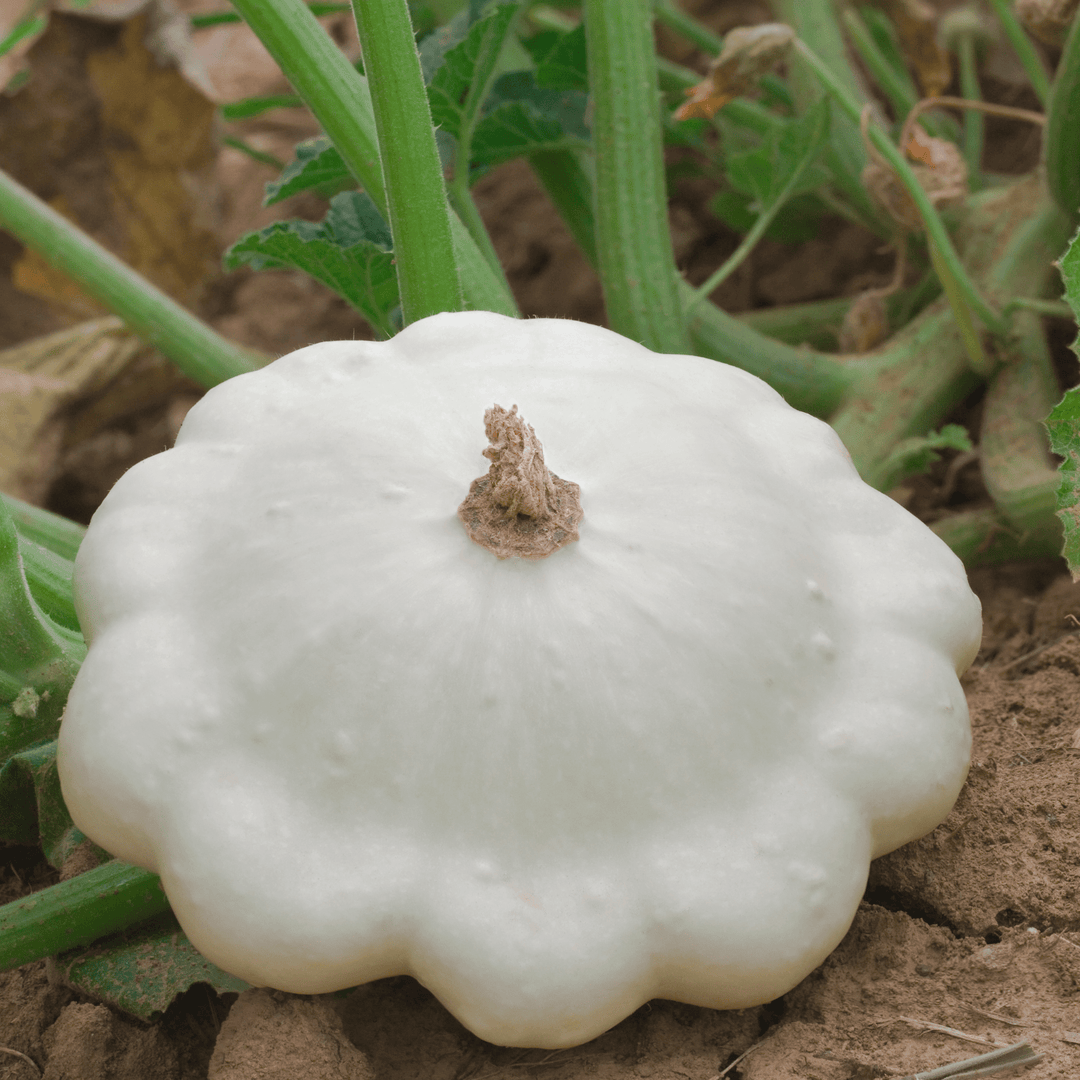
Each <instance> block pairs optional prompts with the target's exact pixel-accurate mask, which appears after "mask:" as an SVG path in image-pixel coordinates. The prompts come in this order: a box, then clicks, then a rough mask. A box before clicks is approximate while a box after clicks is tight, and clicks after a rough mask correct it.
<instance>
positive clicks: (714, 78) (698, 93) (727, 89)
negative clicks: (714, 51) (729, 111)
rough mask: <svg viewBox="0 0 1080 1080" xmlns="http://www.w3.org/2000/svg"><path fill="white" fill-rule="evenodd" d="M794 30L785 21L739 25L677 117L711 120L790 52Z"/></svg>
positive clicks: (725, 41)
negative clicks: (757, 24)
mask: <svg viewBox="0 0 1080 1080" xmlns="http://www.w3.org/2000/svg"><path fill="white" fill-rule="evenodd" d="M794 40H795V31H794V30H792V29H791V27H790V26H787V25H786V24H785V23H762V24H761V25H759V26H740V27H738V28H737V29H735V30H732V31H730V32H729V33H728V34H727V36H726V37H725V38H724V48H723V51H722V52H721V53H720V55H719V56H718V57H717V58H716V59H715V60H714V61H713V62H712V63H711V64H710V65H709V74H708V75H707V76H706V77H705V79H704V80H702V81H701V82H700V83H698V85H697V86H695V87H692V88H691V89H690V90H687V92H686V93H687V97H688V99H689V100H688V101H686V102H684V103H683V104H682V105H680V106H679V108H678V109H677V110H676V111H675V119H676V120H690V119H692V118H694V117H703V118H704V119H706V120H708V119H711V118H712V117H713V116H715V115H716V113H717V112H719V110H720V109H722V108H723V107H724V106H725V105H726V104H727V103H728V102H729V101H731V100H732V99H733V98H737V97H740V96H741V95H743V94H746V93H749V92H750V91H752V90H753V89H754V88H755V87H756V86H757V84H758V81H759V80H760V79H761V77H762V75H765V74H767V73H768V72H770V71H771V70H772V69H773V68H774V67H775V66H776V65H777V64H778V63H780V62H781V61H782V60H783V59H784V57H785V56H786V55H787V52H788V50H789V48H790V47H791V43H792V41H794Z"/></svg>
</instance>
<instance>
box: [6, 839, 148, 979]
mask: <svg viewBox="0 0 1080 1080" xmlns="http://www.w3.org/2000/svg"><path fill="white" fill-rule="evenodd" d="M168 910H169V901H168V900H167V899H166V898H165V893H164V891H163V890H162V888H161V882H160V880H159V879H158V877H157V875H156V874H151V873H150V872H149V871H147V870H140V869H139V868H138V867H137V866H132V865H130V864H129V863H123V862H120V861H119V860H113V861H112V862H107V863H104V864H102V865H101V866H98V867H95V868H94V869H93V870H88V871H87V872H86V873H85V874H79V875H78V876H77V877H73V878H71V879H70V880H69V881H62V882H60V884H59V885H50V886H49V887H48V888H47V889H41V890H40V891H39V892H36V893H32V894H31V895H30V896H27V897H24V898H23V899H22V900H15V901H13V902H12V903H10V904H5V905H4V906H3V907H0V971H8V970H10V969H11V968H16V967H21V966H22V965H23V964H29V963H31V962H32V961H34V960H42V959H44V958H45V957H47V956H55V955H56V954H57V953H60V952H64V951H66V950H67V949H74V948H78V947H80V946H83V945H89V944H91V943H92V942H94V941H97V940H98V938H102V937H106V936H107V935H108V934H115V933H117V932H118V931H120V930H124V929H126V928H127V927H129V926H134V925H135V924H136V923H140V922H144V921H145V920H146V919H150V918H153V917H154V916H155V915H160V914H162V913H164V912H166V911H168Z"/></svg>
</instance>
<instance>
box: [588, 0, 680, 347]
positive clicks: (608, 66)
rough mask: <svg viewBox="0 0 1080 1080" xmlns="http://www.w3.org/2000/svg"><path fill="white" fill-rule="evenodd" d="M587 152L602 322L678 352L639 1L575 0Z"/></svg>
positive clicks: (648, 30)
mask: <svg viewBox="0 0 1080 1080" xmlns="http://www.w3.org/2000/svg"><path fill="white" fill-rule="evenodd" d="M584 11H585V33H586V42H587V47H588V62H589V83H590V87H591V91H592V103H593V121H592V128H593V143H594V146H595V153H596V212H595V214H596V238H597V247H598V255H599V267H600V279H601V282H602V284H603V287H604V302H605V305H606V308H607V314H608V321H609V323H610V325H611V328H612V329H613V330H615V331H616V332H618V333H620V334H623V335H624V336H626V337H629V338H633V339H634V340H636V341H640V342H641V343H642V344H643V345H645V346H646V347H648V348H650V349H654V350H656V351H657V352H667V353H687V352H689V351H690V339H689V337H688V335H687V333H686V327H685V324H684V321H683V315H682V310H681V307H680V304H679V295H678V286H677V282H678V274H677V271H676V269H675V257H674V253H673V251H672V248H671V235H670V233H669V231H668V218H667V195H666V191H665V186H664V165H663V139H662V131H661V123H660V102H659V88H658V85H657V76H656V62H655V59H654V47H653V36H652V12H651V6H650V3H649V0H623V2H621V3H618V4H612V3H611V2H610V0H585V3H584Z"/></svg>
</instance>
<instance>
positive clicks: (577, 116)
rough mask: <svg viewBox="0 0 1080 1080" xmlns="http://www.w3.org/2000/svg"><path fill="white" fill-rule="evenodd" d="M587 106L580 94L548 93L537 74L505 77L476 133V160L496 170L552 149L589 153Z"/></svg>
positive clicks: (524, 73) (566, 91) (493, 91)
mask: <svg viewBox="0 0 1080 1080" xmlns="http://www.w3.org/2000/svg"><path fill="white" fill-rule="evenodd" d="M587 104H588V99H587V98H586V96H585V95H584V94H582V93H579V92H578V91H576V90H544V89H542V88H541V87H539V86H537V85H536V79H535V77H534V75H533V73H532V72H531V71H514V72H511V73H510V74H508V75H503V76H502V77H501V78H500V79H498V80H496V82H495V85H494V87H493V88H492V92H491V95H490V98H489V105H490V106H491V108H490V111H489V112H488V113H487V114H486V115H485V116H484V118H483V119H482V120H481V121H480V123H479V124H478V125H477V127H476V131H475V132H474V134H473V141H472V160H473V162H474V163H476V164H481V165H495V164H499V163H500V162H503V161H509V160H511V158H515V157H522V156H527V155H529V154H535V153H540V152H543V151H547V150H580V149H583V148H585V147H587V146H588V145H589V129H588V127H587V126H586V124H585V107H586V105H587Z"/></svg>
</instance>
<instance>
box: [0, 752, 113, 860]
mask: <svg viewBox="0 0 1080 1080" xmlns="http://www.w3.org/2000/svg"><path fill="white" fill-rule="evenodd" d="M0 840H2V841H4V842H5V843H9V844H28V845H30V844H40V846H41V850H42V851H43V852H44V855H45V858H46V859H47V860H48V861H49V864H50V865H51V866H54V867H55V868H56V869H57V870H59V869H60V868H61V867H62V866H63V865H64V861H65V860H66V859H67V857H68V856H69V855H70V854H71V853H72V852H73V851H74V850H75V848H76V847H78V846H79V844H81V843H83V842H85V840H86V837H85V835H84V834H83V833H81V832H80V831H79V830H78V829H77V828H76V826H75V823H74V822H73V821H72V820H71V814H69V813H68V808H67V805H66V804H65V802H64V796H63V795H62V794H61V792H60V775H59V773H58V772H57V771H56V740H55V739H53V740H52V741H51V742H47V743H40V744H38V745H36V746H32V747H30V748H29V749H28V750H23V751H20V752H19V753H18V754H13V755H12V756H11V757H10V758H8V760H7V761H5V762H4V764H3V766H0ZM98 851H99V852H100V855H99V861H104V860H105V859H106V858H108V856H107V855H106V854H105V853H104V852H102V851H101V850H100V849H98Z"/></svg>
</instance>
